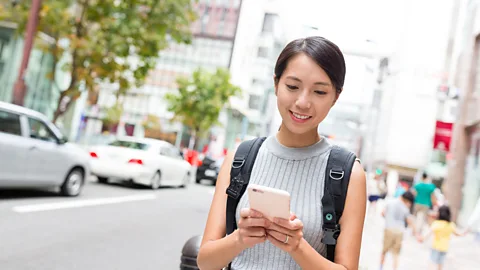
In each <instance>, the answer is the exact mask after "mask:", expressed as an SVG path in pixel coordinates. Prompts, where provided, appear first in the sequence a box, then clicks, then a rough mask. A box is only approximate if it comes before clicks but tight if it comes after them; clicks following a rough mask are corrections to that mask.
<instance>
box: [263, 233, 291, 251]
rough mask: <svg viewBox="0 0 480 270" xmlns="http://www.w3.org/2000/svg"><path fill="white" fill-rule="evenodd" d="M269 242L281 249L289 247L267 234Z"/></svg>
mask: <svg viewBox="0 0 480 270" xmlns="http://www.w3.org/2000/svg"><path fill="white" fill-rule="evenodd" d="M267 240H268V241H270V242H272V244H274V245H275V246H277V247H279V248H285V247H287V246H288V245H287V244H284V243H283V241H278V240H277V238H275V237H273V236H272V235H270V234H267Z"/></svg>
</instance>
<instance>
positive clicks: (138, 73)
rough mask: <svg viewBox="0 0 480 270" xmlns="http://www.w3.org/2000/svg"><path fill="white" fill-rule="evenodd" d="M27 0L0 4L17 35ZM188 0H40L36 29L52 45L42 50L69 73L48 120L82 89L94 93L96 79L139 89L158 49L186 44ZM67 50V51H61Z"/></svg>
mask: <svg viewBox="0 0 480 270" xmlns="http://www.w3.org/2000/svg"><path fill="white" fill-rule="evenodd" d="M30 5H31V1H20V2H19V4H17V5H16V6H14V7H13V6H12V5H10V4H9V3H0V20H7V21H11V22H16V23H18V25H19V27H18V33H19V34H21V33H23V31H24V29H25V25H26V23H27V18H28V12H29V9H30ZM196 17H197V16H196V14H195V12H194V7H193V1H192V0H121V1H119V0H43V2H42V8H41V11H40V15H39V25H38V31H40V32H44V33H46V34H48V35H50V36H51V37H52V38H53V40H54V42H53V43H54V44H53V45H52V46H51V47H49V48H44V49H45V50H48V51H49V52H51V53H52V55H53V57H54V67H53V68H52V72H51V74H50V76H51V78H52V79H55V71H56V70H57V68H56V65H57V64H58V63H59V59H61V58H62V57H63V56H65V55H66V56H67V57H68V58H69V61H68V64H66V65H64V66H62V67H61V68H63V70H65V71H67V72H68V73H69V74H70V77H71V80H70V83H69V85H68V87H67V88H66V89H61V93H60V98H59V100H58V106H57V110H56V111H55V113H54V119H53V120H54V121H56V120H57V118H58V117H59V116H61V115H62V114H63V113H64V112H65V111H66V110H67V109H68V107H69V106H70V105H71V104H72V102H73V101H74V100H76V99H77V98H78V97H79V96H80V94H81V91H82V90H86V91H90V93H92V92H96V91H99V86H100V85H101V84H102V83H112V84H115V85H117V86H118V92H117V96H118V95H122V94H124V93H125V92H126V91H127V90H128V89H130V88H132V87H139V86H141V85H142V83H143V82H144V80H145V77H146V76H147V75H148V73H149V71H150V70H151V69H152V68H154V67H155V64H156V61H157V59H158V54H159V51H161V50H162V49H165V48H166V47H167V46H168V44H170V42H177V43H187V44H188V43H190V42H191V38H192V35H191V32H190V26H191V23H192V22H193V21H195V20H196ZM65 53H67V54H65Z"/></svg>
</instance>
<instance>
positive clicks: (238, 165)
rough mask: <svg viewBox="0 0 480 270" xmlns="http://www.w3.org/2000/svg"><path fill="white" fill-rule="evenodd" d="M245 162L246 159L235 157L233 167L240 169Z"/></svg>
mask: <svg viewBox="0 0 480 270" xmlns="http://www.w3.org/2000/svg"><path fill="white" fill-rule="evenodd" d="M244 164H245V159H234V160H233V161H232V168H234V169H240V168H241V167H242V166H243V165H244Z"/></svg>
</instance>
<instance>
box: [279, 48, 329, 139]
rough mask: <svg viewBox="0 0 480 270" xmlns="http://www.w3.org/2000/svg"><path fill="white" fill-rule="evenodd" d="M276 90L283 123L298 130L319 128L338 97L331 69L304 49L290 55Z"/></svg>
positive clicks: (296, 132) (294, 130) (315, 129)
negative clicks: (319, 62)
mask: <svg viewBox="0 0 480 270" xmlns="http://www.w3.org/2000/svg"><path fill="white" fill-rule="evenodd" d="M275 94H276V95H277V106H278V110H279V112H280V115H281V116H282V119H283V124H284V126H285V127H286V128H287V129H288V130H289V131H290V132H292V133H294V134H304V133H307V132H310V131H313V130H314V132H317V127H318V125H319V124H320V122H322V121H323V119H325V117H326V116H327V115H328V112H329V111H330V108H331V107H332V106H333V105H334V104H335V101H336V100H337V97H338V95H337V93H336V91H335V88H334V87H333V85H332V82H331V81H330V78H329V77H328V75H327V73H325V71H324V70H323V69H322V68H321V67H320V66H318V65H317V63H316V62H315V61H314V60H312V59H311V58H310V57H308V56H307V55H305V54H303V53H300V54H297V55H295V56H293V57H292V58H290V60H289V61H288V65H287V68H286V69H285V71H284V72H283V74H282V76H281V77H280V81H278V83H276V85H275Z"/></svg>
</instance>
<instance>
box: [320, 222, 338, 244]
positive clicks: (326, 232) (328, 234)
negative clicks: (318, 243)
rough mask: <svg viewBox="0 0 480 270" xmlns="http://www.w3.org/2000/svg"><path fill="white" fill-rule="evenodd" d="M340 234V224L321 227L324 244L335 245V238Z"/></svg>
mask: <svg viewBox="0 0 480 270" xmlns="http://www.w3.org/2000/svg"><path fill="white" fill-rule="evenodd" d="M339 236H340V225H339V224H337V225H335V228H333V229H332V228H326V227H324V228H323V238H322V243H324V244H325V245H332V246H333V245H336V244H337V239H338V237H339Z"/></svg>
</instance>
